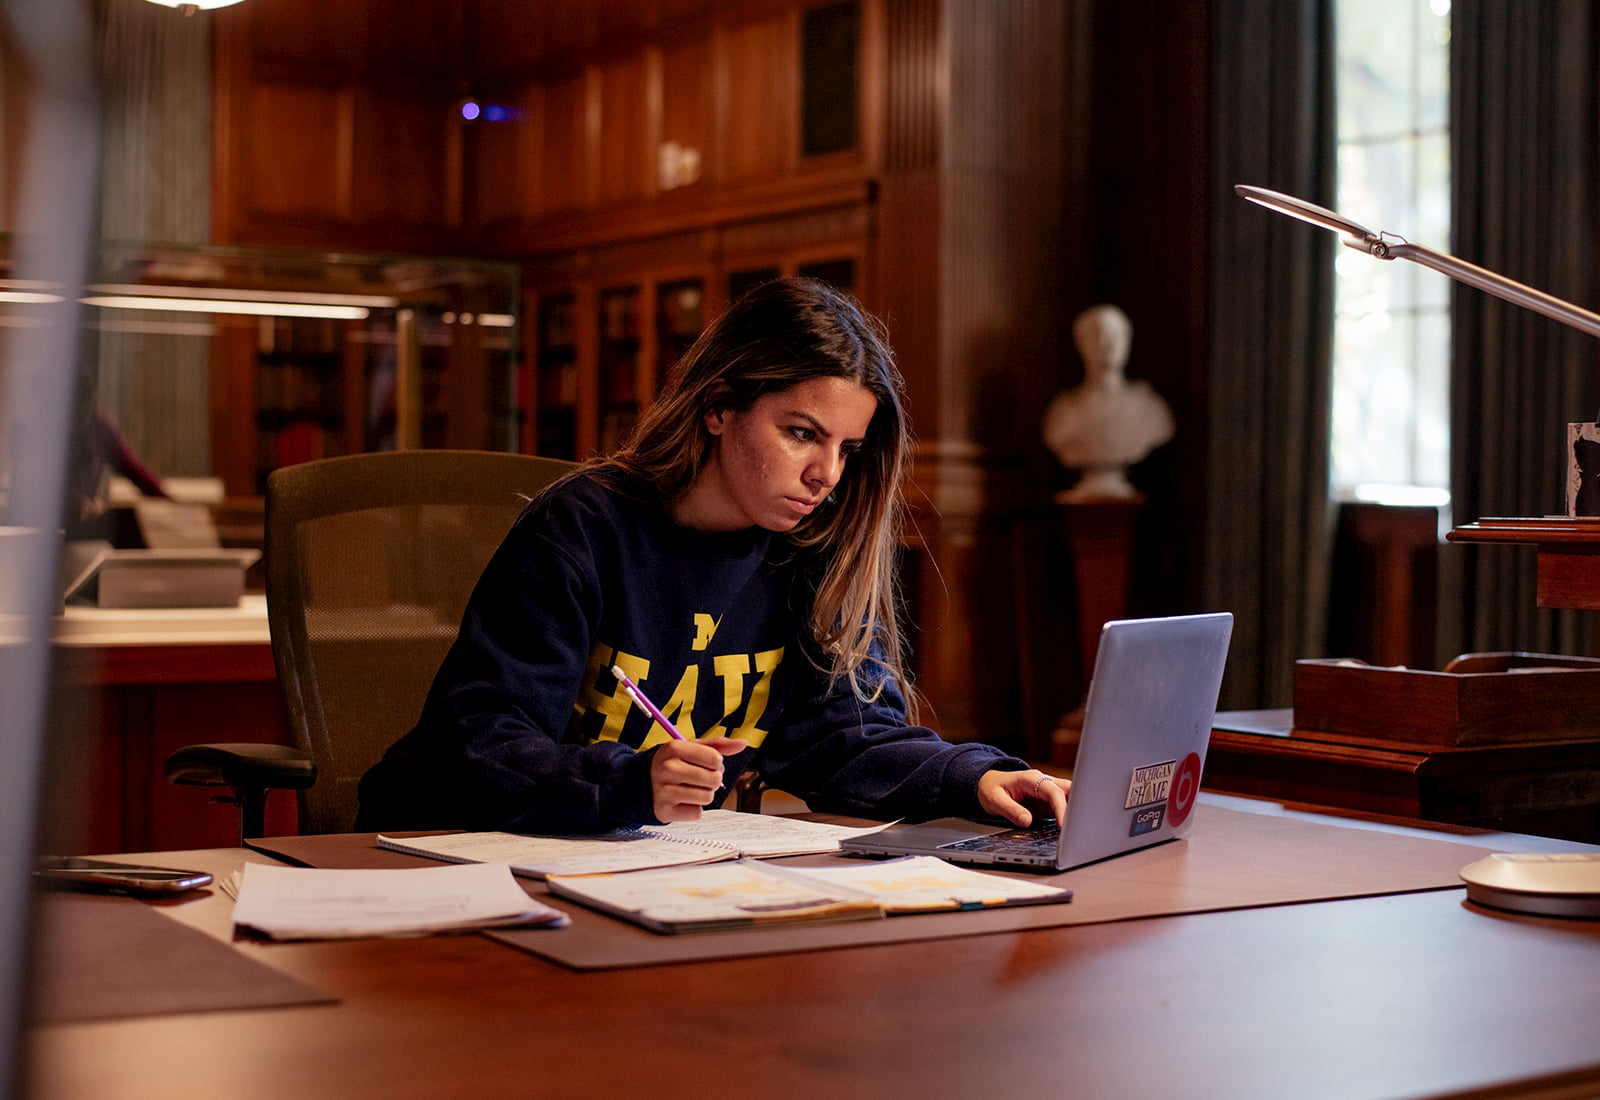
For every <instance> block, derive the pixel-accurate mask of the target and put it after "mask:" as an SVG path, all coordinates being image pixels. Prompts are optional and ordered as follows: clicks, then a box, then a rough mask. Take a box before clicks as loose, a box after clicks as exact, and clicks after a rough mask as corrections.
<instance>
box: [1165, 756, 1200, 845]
mask: <svg viewBox="0 0 1600 1100" xmlns="http://www.w3.org/2000/svg"><path fill="white" fill-rule="evenodd" d="M1199 793H1200V755H1199V754H1198V753H1193V752H1191V753H1190V754H1189V755H1188V756H1185V757H1184V758H1183V763H1182V764H1179V765H1178V774H1177V775H1175V776H1173V777H1172V790H1171V792H1170V793H1169V794H1168V795H1167V824H1168V825H1170V826H1172V827H1173V828H1174V829H1176V828H1177V827H1178V826H1179V825H1182V824H1183V823H1184V822H1185V821H1187V820H1189V811H1190V810H1192V809H1194V796H1195V795H1197V794H1199Z"/></svg>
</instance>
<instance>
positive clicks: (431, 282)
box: [0, 244, 520, 496]
mask: <svg viewBox="0 0 1600 1100" xmlns="http://www.w3.org/2000/svg"><path fill="white" fill-rule="evenodd" d="M518 282H519V276H518V269H517V268H516V266H515V265H512V264H504V263H496V262H490V261H479V260H458V259H444V258H435V257H421V256H399V255H362V254H354V253H317V252H309V251H292V250H279V249H255V248H220V247H205V246H173V245H152V244H108V245H103V246H102V247H101V249H100V253H99V256H98V258H97V262H96V264H95V268H94V274H93V276H92V277H91V279H90V280H89V281H88V285H87V286H86V287H85V289H84V293H83V295H82V301H83V303H84V310H83V325H84V341H83V348H84V356H83V362H84V367H85V369H84V372H83V374H84V379H85V385H84V387H83V390H84V392H83V395H82V398H81V400H80V405H84V406H88V407H89V408H88V410H87V413H88V415H91V416H93V417H94V418H95V419H96V421H97V422H98V423H100V424H102V425H109V426H110V430H111V431H112V433H113V434H114V436H115V437H117V438H119V439H120V440H121V442H122V443H124V444H125V445H126V448H127V451H128V452H129V453H130V454H133V455H137V456H138V458H139V459H140V460H142V462H143V464H145V465H146V466H147V467H148V468H149V469H150V470H151V471H153V472H155V473H156V474H158V475H160V476H162V477H200V478H205V477H209V478H213V479H218V480H220V481H221V482H222V483H223V485H224V486H225V491H226V493H227V495H229V496H252V495H257V494H260V493H261V492H263V490H264V489H265V484H266V478H267V475H268V474H269V473H270V472H271V471H272V470H274V469H276V468H277V467H279V466H283V465H288V464H292V463H296V462H304V461H307V460H310V459H315V458H324V457H330V456H334V455H341V454H350V453H356V452H361V451H371V450H388V449H394V448H413V447H455V448H475V449H485V450H514V449H516V445H517V438H518V435H517V433H518V419H519V416H520V412H519V409H518V403H517V398H516V392H515V379H516V359H517V352H516V348H517V338H518V318H517V310H518V301H519V293H520V292H519V286H518ZM26 308H27V307H26V305H25V304H22V303H12V304H4V305H0V309H5V310H10V311H18V310H25V309H26ZM16 321H17V319H16V317H15V316H13V317H11V318H10V323H16Z"/></svg>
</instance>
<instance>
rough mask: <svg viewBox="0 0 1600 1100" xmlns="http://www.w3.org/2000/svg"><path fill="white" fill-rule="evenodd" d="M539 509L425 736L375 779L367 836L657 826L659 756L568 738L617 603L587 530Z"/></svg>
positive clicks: (503, 570)
mask: <svg viewBox="0 0 1600 1100" xmlns="http://www.w3.org/2000/svg"><path fill="white" fill-rule="evenodd" d="M530 513H531V514H530ZM530 513H524V516H523V518H522V519H521V520H519V521H518V523H517V524H516V526H514V527H513V528H512V530H511V533H510V534H509V535H508V536H507V537H506V540H505V541H504V542H503V543H502V544H501V546H500V548H499V549H498V550H497V551H496V552H495V554H494V557H493V558H492V559H491V560H490V562H489V564H488V566H487V567H486V568H485V570H484V572H483V575H482V577H481V578H480V579H479V581H478V584H477V587H476V588H475V589H474V590H473V593H472V597H471V599H470V600H469V601H468V604H467V608H466V613H465V615H464V617H463V619H462V624H461V631H460V633H459V635H458V636H457V639H456V641H455V643H454V645H452V646H451V648H450V651H449V653H448V654H447V656H446V657H445V659H444V662H443V663H442V664H441V666H440V668H439V672H438V675H437V676H436V677H435V679H434V682H433V686H432V688H431V689H430V691H429V693H428V698H427V702H426V703H425V704H424V706H423V711H422V716H421V718H420V720H419V721H418V723H417V726H416V728H415V729H413V730H412V731H411V733H409V734H408V735H407V736H406V737H404V738H402V739H401V741H400V742H399V743H397V744H396V745H395V746H394V747H393V748H392V749H391V750H390V751H389V753H388V754H387V755H386V756H385V757H384V759H383V760H382V761H381V762H380V763H379V764H378V765H377V766H376V767H375V768H373V770H372V771H370V772H369V773H368V774H367V776H366V778H365V779H364V780H363V781H362V785H361V804H362V815H361V816H362V819H363V824H364V827H372V828H387V829H395V828H466V829H505V830H511V831H516V832H558V833H584V832H603V831H606V830H609V829H613V828H616V827H618V826H625V825H635V824H648V823H654V822H655V821H656V818H655V815H654V813H653V810H652V798H651V788H650V765H651V762H652V759H653V757H654V752H653V751H645V752H636V751H634V749H632V748H631V747H629V746H627V745H622V744H619V743H617V742H616V741H603V740H602V741H596V742H594V743H592V744H587V745H585V744H581V743H579V739H578V738H576V737H572V736H569V735H568V727H569V726H570V725H571V724H572V722H573V717H574V710H573V706H574V702H575V700H576V699H577V696H578V691H579V687H580V684H581V683H582V679H583V676H584V673H585V669H586V667H587V662H588V659H589V650H590V646H591V642H592V638H593V633H594V626H593V624H595V623H596V622H598V621H599V618H600V613H601V610H602V600H603V598H604V594H603V593H602V592H601V591H600V586H599V585H598V584H597V583H596V581H595V574H594V571H593V569H592V568H590V567H589V564H588V563H587V562H586V561H585V554H586V550H587V542H586V539H585V535H584V532H583V529H582V523H581V522H579V521H578V520H577V519H576V517H572V516H570V515H567V516H565V518H564V513H563V510H561V509H551V508H544V509H540V507H539V505H538V504H535V505H534V506H533V509H530ZM552 513H554V514H552Z"/></svg>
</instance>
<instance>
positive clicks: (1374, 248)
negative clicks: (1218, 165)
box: [1233, 183, 1390, 260]
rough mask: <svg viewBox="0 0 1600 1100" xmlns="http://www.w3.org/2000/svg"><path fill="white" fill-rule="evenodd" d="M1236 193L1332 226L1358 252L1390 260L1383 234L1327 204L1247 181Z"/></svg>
mask: <svg viewBox="0 0 1600 1100" xmlns="http://www.w3.org/2000/svg"><path fill="white" fill-rule="evenodd" d="M1233 193H1234V194H1236V195H1238V196H1239V197H1240V198H1243V199H1249V200H1250V201H1251V202H1253V203H1256V204H1258V205H1260V206H1265V207H1266V208H1267V209H1268V210H1276V211H1277V212H1278V213H1280V214H1287V215H1289V216H1290V217H1291V218H1299V219H1300V220H1301V221H1303V222H1310V223H1311V224H1312V225H1315V226H1318V227H1320V228H1322V229H1331V230H1333V231H1334V232H1335V233H1337V234H1339V236H1340V237H1341V238H1342V239H1343V241H1344V243H1345V244H1346V245H1348V246H1349V247H1351V248H1354V249H1356V250H1357V251H1358V252H1367V253H1370V254H1371V255H1374V256H1376V257H1378V258H1379V259H1380V260H1387V259H1390V256H1389V246H1388V245H1387V244H1385V243H1384V240H1383V235H1382V234H1381V233H1374V232H1373V231H1372V230H1370V229H1368V228H1367V227H1366V226H1364V225H1362V224H1361V223H1360V222H1353V221H1351V220H1350V219H1349V218H1347V217H1345V216H1344V215H1343V214H1336V213H1334V212H1333V211H1332V210H1329V209H1328V208H1327V207H1325V206H1318V205H1317V204H1316V203H1314V202H1307V201H1306V200H1305V199H1297V198H1295V197H1294V196H1293V195H1285V194H1284V193H1283V192H1281V191H1269V190H1267V188H1265V187H1252V186H1250V185H1249V184H1247V183H1236V184H1234V185H1233Z"/></svg>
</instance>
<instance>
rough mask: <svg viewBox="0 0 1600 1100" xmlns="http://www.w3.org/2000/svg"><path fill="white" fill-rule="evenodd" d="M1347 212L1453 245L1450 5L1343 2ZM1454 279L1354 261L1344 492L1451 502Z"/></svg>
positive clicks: (1341, 94)
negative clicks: (1451, 333) (1452, 308)
mask: <svg viewBox="0 0 1600 1100" xmlns="http://www.w3.org/2000/svg"><path fill="white" fill-rule="evenodd" d="M1336 38H1337V51H1338V52H1337V66H1338V68H1337V85H1336V98H1337V117H1338V182H1337V201H1336V203H1335V209H1337V210H1338V211H1339V212H1340V213H1342V214H1344V215H1345V216H1346V217H1349V218H1352V219H1354V220H1355V221H1357V222H1360V223H1361V224H1363V225H1365V226H1367V227H1369V228H1371V229H1373V230H1384V231H1388V232H1391V233H1395V234H1398V235H1399V236H1401V237H1404V238H1406V239H1407V240H1414V241H1416V242H1418V243H1420V244H1426V245H1429V246H1431V247H1433V248H1439V249H1447V248H1448V247H1449V243H1450V133H1449V125H1450V98H1449V97H1450V0H1405V2H1404V3H1402V4H1400V5H1396V4H1395V3H1394V2H1393V0H1338V2H1337V7H1336ZM1449 282H1450V281H1449V279H1448V278H1447V277H1445V276H1444V275H1440V274H1438V273H1437V272H1433V271H1429V270H1427V269H1426V268H1423V267H1421V266H1419V265H1417V264H1413V263H1407V262H1404V261H1387V262H1386V261H1383V260H1377V259H1374V258H1372V257H1370V256H1366V255H1363V254H1362V253H1360V252H1357V251H1355V250H1353V249H1340V251H1339V254H1338V259H1337V261H1336V276H1335V281H1334V286H1335V289H1334V340H1333V425H1332V426H1333V442H1332V454H1331V455H1330V458H1331V462H1330V480H1331V482H1332V485H1331V488H1332V490H1333V492H1334V494H1335V495H1336V496H1338V497H1341V498H1346V499H1348V498H1350V497H1356V498H1360V499H1377V500H1383V499H1391V500H1398V501H1404V502H1407V503H1442V502H1443V501H1444V500H1447V499H1448V498H1449V487H1450V421H1449V389H1450V375H1449V372H1450V286H1449Z"/></svg>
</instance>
